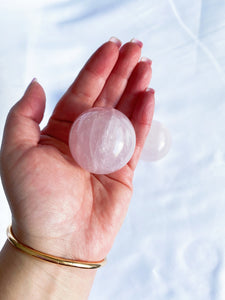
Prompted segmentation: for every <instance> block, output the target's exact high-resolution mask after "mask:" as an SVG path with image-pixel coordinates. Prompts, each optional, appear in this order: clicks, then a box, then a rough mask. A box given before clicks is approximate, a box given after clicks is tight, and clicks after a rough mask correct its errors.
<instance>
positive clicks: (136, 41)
mask: <svg viewBox="0 0 225 300" xmlns="http://www.w3.org/2000/svg"><path fill="white" fill-rule="evenodd" d="M130 42H131V43H135V44H137V45H138V46H139V47H140V48H142V47H143V43H142V42H141V41H139V40H137V39H135V38H133V39H132V40H131V41H130Z"/></svg>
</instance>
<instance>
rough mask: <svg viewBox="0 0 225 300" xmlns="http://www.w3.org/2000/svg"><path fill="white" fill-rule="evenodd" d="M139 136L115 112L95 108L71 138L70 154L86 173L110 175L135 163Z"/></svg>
mask: <svg viewBox="0 0 225 300" xmlns="http://www.w3.org/2000/svg"><path fill="white" fill-rule="evenodd" d="M135 145H136V135H135V131H134V127H133V125H132V123H131V122H130V120H129V119H128V118H127V117H126V116H125V115H124V114H123V113H122V112H120V111H118V110H116V109H114V108H102V107H96V108H91V109H89V110H87V111H85V112H84V113H82V114H81V115H80V116H79V117H78V118H77V119H76V120H75V122H74V123H73V125H72V127H71V131H70V135H69V147H70V152H71V154H72V156H73V158H74V159H75V161H76V162H77V163H78V164H79V165H80V166H81V167H82V168H83V169H85V170H87V171H89V172H91V173H95V174H109V173H112V172H115V171H117V170H119V169H121V168H122V167H124V166H125V165H126V164H127V163H128V161H129V160H130V159H131V157H132V155H133V153H134V149H135Z"/></svg>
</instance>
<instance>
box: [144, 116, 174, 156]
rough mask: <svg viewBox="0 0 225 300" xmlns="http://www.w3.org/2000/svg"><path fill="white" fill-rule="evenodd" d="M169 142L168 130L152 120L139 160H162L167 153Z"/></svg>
mask: <svg viewBox="0 0 225 300" xmlns="http://www.w3.org/2000/svg"><path fill="white" fill-rule="evenodd" d="M171 141H172V139H171V135H170V132H169V131H168V129H167V128H166V127H165V126H164V125H163V124H162V123H160V122H159V121H156V120H153V121H152V125H151V129H150V131H149V134H148V136H147V139H146V141H145V145H144V148H143V150H142V153H141V157H140V158H141V159H142V160H145V161H156V160H160V159H162V158H163V157H164V156H166V154H167V153H168V152H169V150H170V147H171Z"/></svg>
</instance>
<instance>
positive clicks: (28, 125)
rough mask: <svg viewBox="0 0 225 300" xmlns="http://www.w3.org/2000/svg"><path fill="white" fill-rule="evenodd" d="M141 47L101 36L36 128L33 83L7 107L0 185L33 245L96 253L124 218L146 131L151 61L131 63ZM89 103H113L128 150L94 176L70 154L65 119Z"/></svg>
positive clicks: (20, 233) (79, 255)
mask: <svg viewBox="0 0 225 300" xmlns="http://www.w3.org/2000/svg"><path fill="white" fill-rule="evenodd" d="M140 54H141V46H140V44H138V43H135V42H129V43H127V44H125V45H123V47H121V48H120V45H119V44H118V42H117V43H115V42H112V41H109V42H107V43H105V44H103V45H102V46H101V47H100V48H99V49H98V50H97V51H96V52H95V53H94V54H93V55H92V56H91V58H90V59H89V60H88V62H87V63H86V65H85V66H84V68H83V69H82V70H81V72H80V73H79V75H78V77H77V78H76V80H75V81H74V82H73V84H72V85H71V86H70V88H69V89H68V90H67V92H66V93H65V94H64V96H63V97H62V99H61V100H60V101H59V102H58V104H57V106H56V108H55V110H54V112H53V114H52V116H51V118H50V119H49V122H48V124H47V126H46V127H45V128H44V129H43V130H42V131H40V129H39V123H40V121H41V119H42V117H43V113H44V106H45V95H44V91H43V89H42V87H41V86H40V84H39V83H37V82H36V81H33V82H32V83H31V84H30V86H29V87H28V89H27V91H26V92H25V94H24V96H23V98H22V99H21V100H20V101H19V102H18V103H17V104H16V105H15V106H14V107H13V108H12V109H11V111H10V113H9V116H8V119H7V122H6V126H5V131H4V138H3V143H2V151H1V175H2V181H3V186H4V189H5V191H6V195H7V198H8V201H9V204H10V206H11V210H12V215H13V231H14V233H15V235H16V236H17V237H18V239H19V240H20V241H22V242H23V243H25V244H27V245H30V246H32V247H33V248H35V249H38V250H41V251H44V252H47V253H50V254H54V255H58V256H62V257H68V258H71V259H81V260H90V261H97V260H101V259H102V258H104V257H105V256H106V255H107V253H108V251H109V250H110V248H111V247H112V244H113V241H114V238H115V236H116V234H117V232H118V230H119V228H120V226H121V224H122V222H123V220H124V217H125V215H126V212H127V208H128V205H129V201H130V199H131V195H132V179H133V173H134V170H135V167H136V165H137V162H138V159H139V156H140V152H141V150H142V148H143V145H144V141H145V138H146V136H147V134H148V131H149V128H150V125H151V121H152V116H153V110H154V91H153V90H146V88H147V86H148V84H149V81H150V78H151V62H150V61H149V60H147V59H143V60H141V61H139V59H140ZM94 106H102V107H114V108H116V109H118V110H120V111H122V112H123V113H124V114H126V115H127V117H128V118H129V119H130V120H131V122H132V123H133V125H134V128H135V132H136V140H137V141H136V149H135V152H134V155H133V157H132V159H131V160H130V161H129V163H128V164H127V165H126V166H125V167H123V168H122V169H121V170H119V171H117V172H114V173H111V174H108V175H95V174H90V173H89V172H87V171H85V170H83V169H82V168H80V167H79V165H77V164H76V162H75V161H74V160H73V159H72V157H71V154H70V151H69V148H68V136H69V131H70V128H71V125H72V123H73V122H74V120H75V119H76V118H77V116H78V115H79V114H80V113H82V112H83V111H84V110H86V109H89V108H91V107H94Z"/></svg>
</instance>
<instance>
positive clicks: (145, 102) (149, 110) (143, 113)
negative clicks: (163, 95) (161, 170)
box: [128, 89, 155, 171]
mask: <svg viewBox="0 0 225 300" xmlns="http://www.w3.org/2000/svg"><path fill="white" fill-rule="evenodd" d="M154 106H155V91H154V90H153V89H147V90H146V91H145V92H143V93H142V95H141V96H140V97H139V99H138V101H137V102H136V106H135V109H134V111H133V114H132V117H131V122H132V124H133V126H134V129H135V133H136V147H135V151H134V154H133V156H132V158H131V160H130V161H129V163H128V166H129V167H130V168H131V169H132V170H133V171H134V170H135V168H136V166H137V163H138V160H139V157H140V155H141V151H142V149H143V147H144V143H145V140H146V137H147V135H148V133H149V130H150V127H151V124H152V119H153V114H154Z"/></svg>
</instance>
